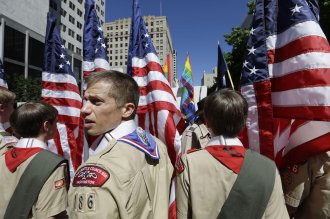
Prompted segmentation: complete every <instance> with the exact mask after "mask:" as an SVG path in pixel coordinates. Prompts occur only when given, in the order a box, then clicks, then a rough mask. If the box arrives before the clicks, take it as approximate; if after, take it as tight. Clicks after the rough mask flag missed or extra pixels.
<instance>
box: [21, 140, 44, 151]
mask: <svg viewBox="0 0 330 219" xmlns="http://www.w3.org/2000/svg"><path fill="white" fill-rule="evenodd" d="M15 147H17V148H32V147H33V148H42V149H45V150H49V149H48V147H47V144H46V143H45V142H43V141H40V140H38V139H36V138H21V139H20V140H18V142H17V143H16V146H15Z"/></svg>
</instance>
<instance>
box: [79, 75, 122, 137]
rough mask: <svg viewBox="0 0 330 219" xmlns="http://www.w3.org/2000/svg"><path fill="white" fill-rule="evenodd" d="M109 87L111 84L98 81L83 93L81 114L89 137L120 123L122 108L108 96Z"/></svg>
mask: <svg viewBox="0 0 330 219" xmlns="http://www.w3.org/2000/svg"><path fill="white" fill-rule="evenodd" d="M110 86H111V84H109V83H106V82H102V81H100V82H96V83H94V84H92V85H91V86H90V87H88V88H87V90H86V92H85V96H84V99H85V103H84V106H83V108H82V109H81V112H82V113H83V115H84V117H85V128H86V130H87V133H88V134H89V135H92V136H96V135H100V134H103V133H105V132H108V131H110V130H111V129H114V128H116V127H117V126H118V125H119V124H120V123H121V122H122V116H123V114H124V107H119V106H118V105H117V103H116V101H115V99H114V98H113V97H110V96H109V95H108V93H109V87H110Z"/></svg>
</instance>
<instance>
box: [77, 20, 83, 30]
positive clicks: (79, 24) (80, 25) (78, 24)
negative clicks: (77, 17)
mask: <svg viewBox="0 0 330 219" xmlns="http://www.w3.org/2000/svg"><path fill="white" fill-rule="evenodd" d="M77 27H78V28H79V29H81V28H82V24H81V23H80V22H79V21H77Z"/></svg>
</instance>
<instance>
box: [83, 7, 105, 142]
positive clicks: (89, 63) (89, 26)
mask: <svg viewBox="0 0 330 219" xmlns="http://www.w3.org/2000/svg"><path fill="white" fill-rule="evenodd" d="M107 54H108V53H107V47H106V42H105V39H104V36H103V30H102V27H101V24H100V21H99V18H98V16H97V13H96V10H95V3H94V0H86V2H85V25H84V43H83V56H84V57H83V72H84V77H86V76H88V75H89V74H90V73H91V72H98V71H105V70H110V65H109V62H108V60H109V59H108V55H107ZM83 88H84V89H85V84H84V85H83ZM86 137H87V141H88V144H89V145H92V144H97V143H98V140H99V137H100V136H90V135H87V136H86Z"/></svg>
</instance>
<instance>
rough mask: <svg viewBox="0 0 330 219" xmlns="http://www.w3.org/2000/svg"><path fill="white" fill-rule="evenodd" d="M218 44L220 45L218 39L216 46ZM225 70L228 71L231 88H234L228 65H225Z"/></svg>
mask: <svg viewBox="0 0 330 219" xmlns="http://www.w3.org/2000/svg"><path fill="white" fill-rule="evenodd" d="M219 45H220V41H219V40H218V46H219ZM227 72H228V76H229V81H230V85H231V87H232V88H233V90H235V87H234V83H233V80H232V79H231V75H230V71H229V68H228V67H227Z"/></svg>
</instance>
